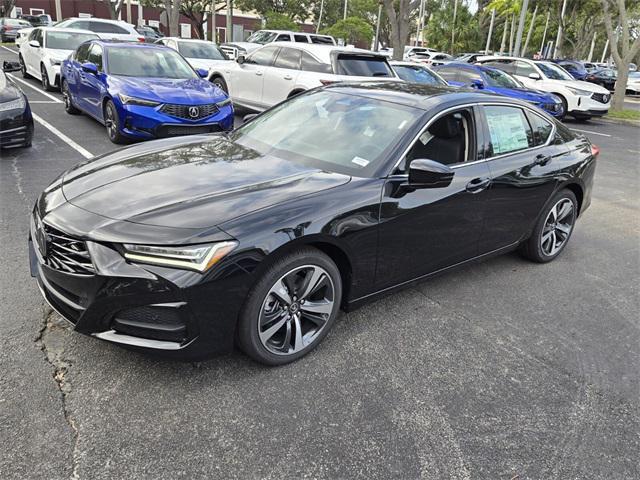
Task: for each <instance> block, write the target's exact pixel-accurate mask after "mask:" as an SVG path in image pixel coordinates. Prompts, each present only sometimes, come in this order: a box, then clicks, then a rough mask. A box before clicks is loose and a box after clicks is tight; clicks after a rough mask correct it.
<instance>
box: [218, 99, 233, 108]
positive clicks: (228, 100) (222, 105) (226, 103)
mask: <svg viewBox="0 0 640 480" xmlns="http://www.w3.org/2000/svg"><path fill="white" fill-rule="evenodd" d="M230 103H231V99H230V98H225V99H224V100H222V101H221V102H218V103H216V105H217V106H218V108H222V107H226V106H227V105H229V104H230Z"/></svg>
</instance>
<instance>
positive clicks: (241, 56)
mask: <svg viewBox="0 0 640 480" xmlns="http://www.w3.org/2000/svg"><path fill="white" fill-rule="evenodd" d="M236 62H238V63H239V64H240V65H242V64H243V63H244V55H242V54H239V55H238V58H236Z"/></svg>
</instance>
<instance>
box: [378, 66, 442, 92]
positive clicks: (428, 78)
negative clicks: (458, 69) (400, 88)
mask: <svg viewBox="0 0 640 480" xmlns="http://www.w3.org/2000/svg"><path fill="white" fill-rule="evenodd" d="M389 63H390V65H391V68H393V71H394V72H396V75H398V77H400V79H402V80H404V81H405V82H410V83H422V84H427V85H441V86H448V83H447V81H446V80H445V79H444V78H442V77H441V76H440V75H438V74H437V73H436V72H434V71H433V70H431V69H430V68H428V67H426V66H424V65H420V64H419V63H415V62H395V61H391V62H389Z"/></svg>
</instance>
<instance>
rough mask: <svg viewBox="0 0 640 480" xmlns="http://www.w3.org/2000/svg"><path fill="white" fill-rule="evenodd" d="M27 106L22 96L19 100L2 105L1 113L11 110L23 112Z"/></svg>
mask: <svg viewBox="0 0 640 480" xmlns="http://www.w3.org/2000/svg"><path fill="white" fill-rule="evenodd" d="M25 105H26V102H25V101H24V97H23V96H22V95H20V96H19V97H18V98H14V99H13V100H9V101H8V102H3V103H0V112H8V111H9V110H22V109H23V108H24V107H25Z"/></svg>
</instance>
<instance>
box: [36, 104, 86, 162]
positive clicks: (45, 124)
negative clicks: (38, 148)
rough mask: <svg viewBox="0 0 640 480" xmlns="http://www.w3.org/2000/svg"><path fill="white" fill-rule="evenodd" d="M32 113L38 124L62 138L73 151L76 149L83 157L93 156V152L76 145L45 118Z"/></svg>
mask: <svg viewBox="0 0 640 480" xmlns="http://www.w3.org/2000/svg"><path fill="white" fill-rule="evenodd" d="M32 115H33V119H34V120H35V121H36V122H38V123H39V124H40V125H42V126H43V127H44V128H46V129H48V130H49V131H50V132H51V133H53V134H54V135H55V136H57V137H58V138H59V139H60V140H62V141H63V142H65V143H66V144H67V145H69V146H70V147H71V148H73V149H74V150H75V151H77V152H78V153H79V154H80V155H82V156H83V157H84V158H93V157H94V155H93V153H91V152H90V151H88V150H87V149H86V148H84V147H82V146H81V145H78V144H77V143H76V142H74V141H73V140H71V139H70V138H69V137H67V136H66V135H65V134H64V133H62V132H61V131H60V130H58V129H57V128H56V127H54V126H53V125H51V124H50V123H49V122H47V121H46V120H44V119H43V118H41V117H40V116H38V115H36V114H35V113H33V112H32Z"/></svg>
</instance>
